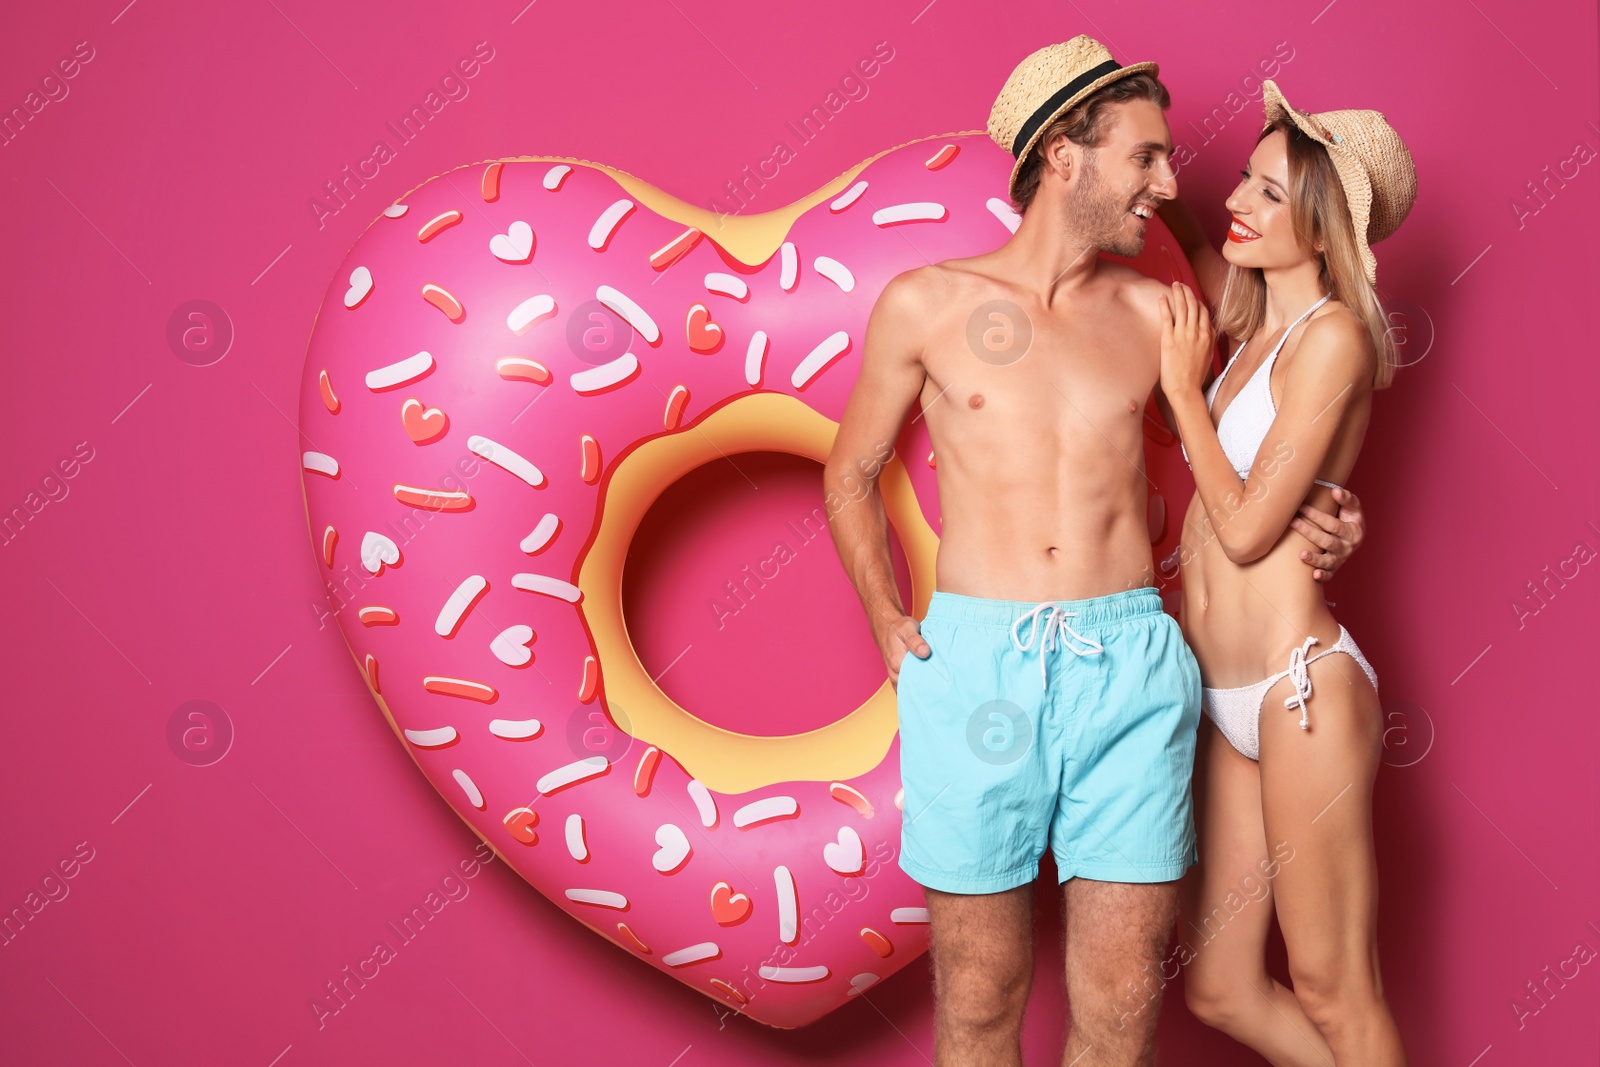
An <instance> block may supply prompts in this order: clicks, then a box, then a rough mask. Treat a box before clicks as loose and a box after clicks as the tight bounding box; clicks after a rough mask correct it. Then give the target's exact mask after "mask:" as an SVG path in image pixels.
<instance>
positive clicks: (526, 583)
mask: <svg viewBox="0 0 1600 1067" xmlns="http://www.w3.org/2000/svg"><path fill="white" fill-rule="evenodd" d="M511 584H512V586H514V587H515V588H517V589H521V590H522V591H523V592H525V593H543V594H545V595H546V596H555V597H560V598H561V599H562V600H565V601H567V602H568V603H570V604H576V603H577V602H578V601H580V600H582V599H583V590H582V589H579V588H578V587H577V586H575V585H573V584H572V583H571V582H564V581H562V580H561V579H560V578H552V577H550V576H549V575H548V574H513V575H512V576H511Z"/></svg>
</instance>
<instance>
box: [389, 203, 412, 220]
mask: <svg viewBox="0 0 1600 1067" xmlns="http://www.w3.org/2000/svg"><path fill="white" fill-rule="evenodd" d="M410 210H411V208H409V207H407V206H406V205H405V204H390V205H389V206H388V207H386V208H384V209H383V217H384V218H386V219H397V218H399V217H400V216H401V215H404V214H405V213H406V212H408V211H410Z"/></svg>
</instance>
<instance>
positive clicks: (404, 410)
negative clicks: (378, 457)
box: [400, 397, 450, 445]
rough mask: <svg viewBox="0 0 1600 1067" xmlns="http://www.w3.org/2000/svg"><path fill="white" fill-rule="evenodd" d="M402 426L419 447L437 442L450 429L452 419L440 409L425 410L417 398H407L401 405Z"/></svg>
mask: <svg viewBox="0 0 1600 1067" xmlns="http://www.w3.org/2000/svg"><path fill="white" fill-rule="evenodd" d="M400 424H401V425H402V426H404V427H405V428H406V436H407V437H409V438H411V440H412V441H413V442H415V443H416V444H419V445H425V444H427V443H428V442H429V441H436V440H438V439H439V437H440V436H442V435H443V434H444V432H445V431H446V430H448V429H449V428H450V417H449V416H448V415H446V414H445V413H444V412H442V411H440V410H439V409H438V408H424V407H423V406H422V401H420V400H418V399H417V398H416V397H407V398H406V402H405V403H404V404H401V405H400Z"/></svg>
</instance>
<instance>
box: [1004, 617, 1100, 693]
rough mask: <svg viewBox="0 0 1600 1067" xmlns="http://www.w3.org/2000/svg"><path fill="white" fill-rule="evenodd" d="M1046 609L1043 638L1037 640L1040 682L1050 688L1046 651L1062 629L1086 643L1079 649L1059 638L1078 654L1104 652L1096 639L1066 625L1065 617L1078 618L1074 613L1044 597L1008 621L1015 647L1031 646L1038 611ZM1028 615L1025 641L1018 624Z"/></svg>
mask: <svg viewBox="0 0 1600 1067" xmlns="http://www.w3.org/2000/svg"><path fill="white" fill-rule="evenodd" d="M1046 608H1049V609H1050V610H1049V612H1047V613H1046V615H1045V620H1044V637H1043V638H1042V639H1041V640H1040V642H1039V685H1040V687H1041V688H1044V689H1048V688H1049V679H1048V677H1047V675H1046V670H1045V658H1046V653H1048V652H1049V651H1050V650H1051V649H1053V648H1055V646H1056V638H1058V637H1060V636H1061V634H1062V632H1063V631H1065V632H1066V633H1069V634H1071V635H1072V636H1073V637H1075V638H1077V639H1078V640H1079V641H1081V642H1083V643H1084V644H1085V645H1088V646H1089V647H1088V648H1079V647H1078V646H1077V645H1074V644H1073V643H1072V642H1071V641H1069V640H1067V639H1066V638H1062V641H1063V642H1064V643H1065V644H1066V646H1067V647H1068V648H1070V649H1071V650H1072V651H1073V652H1076V653H1077V654H1078V655H1080V656H1095V655H1099V654H1100V653H1101V652H1104V651H1105V647H1104V646H1103V645H1101V644H1100V643H1099V642H1098V641H1092V640H1090V639H1089V638H1087V637H1085V636H1083V635H1082V634H1080V633H1079V632H1078V631H1076V630H1074V629H1073V628H1072V627H1070V626H1068V625H1067V622H1066V620H1068V619H1073V618H1077V616H1078V613H1077V612H1075V611H1063V610H1062V609H1061V606H1060V605H1059V604H1056V603H1054V602H1052V601H1049V600H1046V601H1045V602H1044V603H1042V604H1040V605H1038V606H1037V607H1035V608H1034V609H1033V610H1032V611H1029V612H1027V613H1025V614H1023V615H1021V616H1019V617H1018V618H1017V621H1016V622H1014V623H1012V624H1011V641H1012V643H1013V644H1015V645H1016V646H1017V650H1018V651H1019V652H1026V651H1028V649H1030V648H1032V647H1033V639H1034V638H1035V637H1037V636H1038V634H1039V612H1041V611H1044V610H1045V609H1046ZM1027 618H1032V619H1033V625H1032V626H1031V627H1030V628H1029V630H1028V640H1027V641H1026V642H1024V641H1023V640H1022V638H1020V637H1018V636H1017V627H1019V626H1021V625H1022V620H1023V619H1027Z"/></svg>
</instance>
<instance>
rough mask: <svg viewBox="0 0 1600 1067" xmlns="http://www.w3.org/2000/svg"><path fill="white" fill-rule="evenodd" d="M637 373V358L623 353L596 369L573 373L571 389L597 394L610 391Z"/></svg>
mask: <svg viewBox="0 0 1600 1067" xmlns="http://www.w3.org/2000/svg"><path fill="white" fill-rule="evenodd" d="M638 371H639V357H637V356H635V355H634V354H633V353H632V352H624V353H623V354H622V355H620V356H618V357H617V358H616V359H614V360H612V361H611V362H609V363H602V364H600V365H599V366H598V367H590V368H589V369H588V370H580V371H575V372H574V373H573V375H572V379H571V380H572V388H574V389H576V390H577V391H578V392H579V393H598V392H601V391H602V390H605V389H610V388H611V387H612V386H613V385H616V384H618V383H619V382H625V381H627V380H628V379H629V378H632V377H633V376H634V375H635V374H637V373H638Z"/></svg>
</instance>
